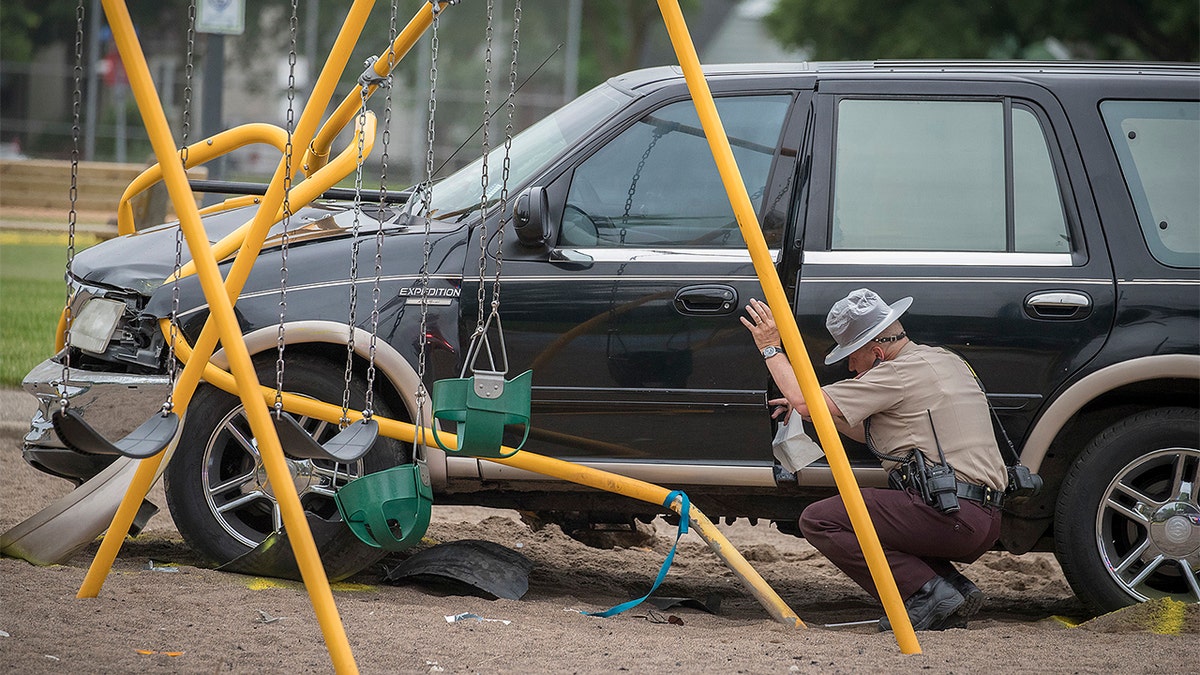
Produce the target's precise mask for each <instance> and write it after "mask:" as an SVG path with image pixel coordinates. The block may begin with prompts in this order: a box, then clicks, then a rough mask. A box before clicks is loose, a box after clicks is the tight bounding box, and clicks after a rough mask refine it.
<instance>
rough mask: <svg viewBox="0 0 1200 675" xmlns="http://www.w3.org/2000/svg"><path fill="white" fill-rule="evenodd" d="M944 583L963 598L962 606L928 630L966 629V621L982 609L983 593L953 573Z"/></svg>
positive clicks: (969, 581) (958, 573)
mask: <svg viewBox="0 0 1200 675" xmlns="http://www.w3.org/2000/svg"><path fill="white" fill-rule="evenodd" d="M946 581H948V582H950V585H951V586H953V587H954V590H956V591H958V593H959V595H962V596H963V604H962V605H961V606H960V607H959V608H958V609H957V610H955V612H954V613H953V614H951V615H950V616H947V617H946V618H945V619H942V620H941V621H939V622H936V623H934V624H933V625H931V626H930V627H929V630H947V629H950V628H966V627H967V619H970V618H971V617H973V616H975V615H976V614H978V613H979V610H980V609H982V608H983V601H984V597H983V591H981V590H979V587H978V586H976V585H975V584H974V583H972V582H971V580H970V579H968V578H966V577H965V576H963V575H962V574H961V573H960V572H958V571H955V572H953V573H951V574H950V575H949V576H947V577H946Z"/></svg>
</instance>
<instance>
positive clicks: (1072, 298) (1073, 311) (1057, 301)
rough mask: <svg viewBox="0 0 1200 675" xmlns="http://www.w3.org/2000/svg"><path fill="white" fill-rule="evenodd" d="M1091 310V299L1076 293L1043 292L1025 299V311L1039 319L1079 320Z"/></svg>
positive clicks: (1083, 294)
mask: <svg viewBox="0 0 1200 675" xmlns="http://www.w3.org/2000/svg"><path fill="white" fill-rule="evenodd" d="M1091 309H1092V299H1091V298H1090V297H1088V296H1087V294H1085V293H1079V292H1076V291H1045V292H1042V293H1034V294H1033V295H1030V296H1029V297H1027V298H1025V310H1026V311H1027V312H1028V313H1029V314H1030V315H1031V316H1034V317H1036V318H1039V319H1079V318H1083V317H1084V316H1086V315H1087V314H1089V313H1090V312H1091Z"/></svg>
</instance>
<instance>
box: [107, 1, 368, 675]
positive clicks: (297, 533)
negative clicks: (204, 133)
mask: <svg viewBox="0 0 1200 675" xmlns="http://www.w3.org/2000/svg"><path fill="white" fill-rule="evenodd" d="M102 2H103V6H104V12H105V14H106V16H107V17H108V20H109V25H110V26H111V28H112V31H113V38H114V40H115V42H116V43H117V49H118V51H119V53H120V54H121V56H122V61H123V62H124V63H125V64H126V69H127V73H128V75H129V81H130V88H131V89H132V91H133V93H134V98H135V100H136V101H137V104H138V109H139V110H140V111H141V112H142V119H143V122H144V123H145V126H146V131H147V135H148V136H149V138H150V142H151V145H152V147H153V148H154V153H155V155H156V156H157V158H158V161H159V163H160V164H161V165H162V166H163V171H164V179H165V182H166V185H167V191H168V193H169V194H170V196H171V201H172V202H173V203H174V204H175V209H176V212H177V213H178V214H179V216H180V226H181V228H182V229H183V232H184V236H185V237H186V239H187V242H188V248H189V250H190V251H191V252H192V258H193V260H195V261H196V264H197V272H198V274H199V276H200V283H201V286H202V288H203V290H204V296H205V299H206V301H207V302H208V303H209V308H210V311H211V313H212V315H213V317H214V318H215V319H216V322H217V327H218V329H219V331H220V337H221V342H222V343H223V344H224V345H225V351H226V354H227V355H228V357H229V362H230V366H231V370H232V371H233V373H234V376H235V378H236V380H237V383H238V389H239V396H240V398H241V399H242V403H243V406H244V407H245V410H246V416H247V419H248V421H249V423H250V426H251V429H252V430H253V432H254V435H255V437H256V438H257V439H258V442H259V451H260V453H261V456H262V459H263V464H264V465H265V468H266V470H267V476H268V478H269V479H270V480H271V482H272V484H273V485H274V486H275V494H276V499H277V500H278V501H279V506H280V510H281V512H282V516H283V521H284V524H285V527H286V528H287V529H288V532H289V533H290V534H291V536H290V537H289V540H290V541H291V543H292V549H293V551H294V553H295V555H296V561H297V565H298V567H299V569H300V574H301V577H302V578H303V579H304V582H305V587H306V588H307V589H308V593H309V598H310V600H311V601H312V604H313V609H314V611H315V612H316V615H317V620H318V623H319V624H320V626H321V631H322V633H323V635H324V637H325V644H326V647H327V648H328V650H329V653H330V657H331V659H332V661H333V665H334V669H335V670H336V671H337V672H339V673H357V672H358V667H357V665H356V664H355V662H354V657H353V655H352V654H351V652H350V643H349V641H348V640H347V639H346V632H345V628H344V627H343V626H342V623H341V618H340V616H339V615H338V611H337V606H336V605H335V603H334V601H333V593H332V591H331V590H330V588H329V580H328V579H327V578H326V576H325V570H324V568H323V567H322V566H321V560H320V557H319V555H318V553H317V548H316V545H315V544H314V543H313V540H312V533H311V531H310V530H309V528H308V522H307V520H306V519H305V516H304V507H303V505H301V503H300V499H299V497H298V496H297V494H296V491H295V488H294V486H293V485H292V483H291V480H290V475H289V472H288V468H287V463H286V460H285V459H284V456H283V450H282V448H280V445H279V439H278V437H277V436H276V435H275V429H274V427H273V426H272V423H271V419H270V414H269V413H268V412H267V406H266V405H265V403H264V402H263V401H262V400H256V399H258V396H257V395H258V388H259V385H258V378H257V376H256V375H255V372H254V364H253V362H252V361H251V360H250V354H249V351H248V350H247V349H246V343H245V342H244V341H243V339H242V334H241V330H240V328H239V325H238V322H237V317H236V315H235V314H234V312H233V304H232V303H231V302H230V300H229V296H228V295H227V294H226V291H225V287H224V284H223V280H222V278H221V273H220V269H219V268H218V266H217V262H216V260H215V259H214V258H213V255H212V249H211V247H210V246H209V244H208V239H207V237H206V236H205V232H204V226H203V224H202V223H201V222H200V216H199V213H198V208H197V206H196V203H195V198H194V196H193V194H192V191H191V188H190V187H189V186H188V183H187V174H186V172H185V170H184V168H183V165H182V164H181V163H179V162H177V161H172V159H173V158H175V157H176V152H177V150H176V148H175V144H174V141H173V139H172V138H171V131H170V127H169V125H168V124H167V120H166V115H165V113H164V112H163V110H162V105H161V103H160V101H159V99H158V94H157V92H156V91H155V88H154V82H153V80H152V78H151V76H150V69H149V67H148V66H147V64H146V60H145V55H144V54H143V52H142V48H141V44H140V43H139V42H138V39H137V34H136V32H135V31H134V28H133V22H132V20H131V18H130V16H129V11H128V8H126V7H125V4H124V2H120V1H118V0H102ZM373 4H374V3H373V2H369V1H364V2H362V3H361V6H360V4H359V3H356V4H355V8H357V9H365V11H364V12H363V14H364V16H363V21H364V22H365V14H366V13H369V11H370V7H371V6H372V5H373ZM354 11H355V9H354V8H352V9H351V14H353V13H354ZM281 169H284V170H290V167H281ZM276 173H277V174H278V173H279V172H278V171H277V172H276ZM277 178H279V176H278V175H277ZM277 182H279V183H282V181H277ZM281 190H282V185H280V187H279V189H277V190H276V192H279V191H281ZM129 496H130V495H129V493H128V492H127V494H126V500H125V501H128V498H129ZM109 534H110V535H111V534H112V532H111V528H110V532H109ZM121 536H124V534H122V535H121ZM106 538H107V535H106Z"/></svg>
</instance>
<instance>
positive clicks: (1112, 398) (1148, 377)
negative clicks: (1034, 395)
mask: <svg viewBox="0 0 1200 675" xmlns="http://www.w3.org/2000/svg"><path fill="white" fill-rule="evenodd" d="M1188 395H1190V398H1182V397H1185V396H1188ZM1197 402H1200V355H1194V354H1159V355H1154V356H1144V357H1141V358H1136V359H1130V360H1128V361H1122V362H1121V363H1117V364H1114V365H1111V366H1107V367H1105V368H1102V369H1100V370H1098V371H1096V372H1094V373H1091V374H1090V375H1087V376H1085V377H1084V378H1082V379H1081V380H1079V381H1078V382H1076V383H1074V384H1072V385H1071V386H1070V387H1068V388H1067V390H1066V391H1064V392H1063V393H1062V394H1060V395H1059V396H1058V398H1056V399H1055V400H1054V402H1053V403H1051V404H1050V405H1049V407H1047V408H1046V411H1045V412H1044V413H1043V414H1042V415H1041V417H1039V418H1038V420H1037V422H1036V423H1035V424H1034V427H1033V430H1032V431H1031V432H1030V434H1029V436H1028V437H1027V439H1026V441H1025V443H1024V446H1023V447H1022V450H1021V462H1022V463H1023V464H1024V465H1025V466H1028V467H1029V468H1030V469H1031V470H1033V471H1041V470H1042V468H1043V462H1044V461H1045V460H1046V459H1047V456H1048V455H1049V454H1051V453H1050V449H1051V448H1052V447H1056V446H1059V445H1060V444H1061V441H1062V440H1063V439H1064V437H1067V436H1071V437H1076V435H1077V434H1079V435H1083V436H1086V438H1085V439H1083V444H1082V445H1080V444H1076V443H1071V445H1079V447H1077V448H1073V451H1072V452H1071V453H1069V454H1070V455H1071V456H1070V457H1065V458H1064V459H1065V460H1067V463H1068V464H1069V462H1070V460H1071V459H1073V457H1074V455H1075V454H1077V453H1078V451H1079V450H1080V449H1082V447H1083V445H1086V443H1087V441H1088V440H1090V439H1091V438H1092V437H1094V436H1095V435H1096V434H1097V433H1099V432H1100V431H1102V430H1103V427H1106V426H1108V425H1110V424H1112V423H1113V422H1114V421H1115V419H1114V416H1113V415H1112V413H1113V412H1114V411H1117V410H1121V409H1128V410H1129V411H1130V412H1132V411H1136V410H1142V409H1146V408H1154V407H1159V406H1162V405H1173V406H1178V405H1184V406H1191V407H1196V405H1197ZM1047 468H1049V467H1047Z"/></svg>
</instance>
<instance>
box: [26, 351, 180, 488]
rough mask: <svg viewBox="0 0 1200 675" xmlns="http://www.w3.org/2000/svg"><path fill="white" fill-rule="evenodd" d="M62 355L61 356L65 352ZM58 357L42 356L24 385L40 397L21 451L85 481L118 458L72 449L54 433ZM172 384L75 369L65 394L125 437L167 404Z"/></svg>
mask: <svg viewBox="0 0 1200 675" xmlns="http://www.w3.org/2000/svg"><path fill="white" fill-rule="evenodd" d="M60 356H61V355H60ZM58 359H59V356H56V357H54V358H51V359H47V360H46V361H43V362H42V363H41V364H39V365H37V366H36V367H34V369H33V370H31V371H29V374H28V375H26V376H25V379H24V380H23V381H22V382H21V386H22V387H24V389H25V391H27V392H29V393H30V394H31V395H32V396H33V397H34V398H36V399H37V400H38V409H37V412H35V413H34V415H33V419H32V420H31V421H30V428H29V433H27V434H26V435H25V438H24V442H23V443H22V451H21V454H22V456H23V457H24V458H25V461H26V462H28V463H29V464H30V465H31V466H33V467H34V468H36V469H38V470H40V471H44V472H46V473H49V474H51V475H54V476H59V477H61V478H66V479H68V480H71V481H73V482H75V483H82V482H84V481H86V480H87V479H89V478H91V477H92V476H94V475H96V474H97V473H99V472H100V471H102V470H103V469H104V467H106V466H108V465H109V464H111V463H112V461H113V459H114V458H113V457H102V456H95V455H84V454H81V453H78V452H75V451H73V450H69V449H67V448H66V447H65V446H64V445H63V443H62V441H61V440H59V438H58V435H57V434H55V433H54V425H53V424H52V422H51V416H52V415H53V414H54V411H55V410H57V409H58V406H59V405H60V397H61V396H62V392H63V390H64V387H63V367H62V363H61V362H60V361H59V360H58ZM169 389H170V383H169V381H168V379H167V377H166V376H165V375H136V374H130V373H108V372H104V371H93V370H80V369H77V368H72V369H70V370H69V372H68V373H67V383H66V387H65V390H66V393H67V397H68V401H69V404H70V406H71V408H72V409H73V410H75V411H77V412H79V413H81V414H82V415H83V417H84V419H85V420H87V422H88V424H90V425H91V426H92V427H93V428H94V429H96V430H97V431H99V432H100V433H101V434H102V435H104V437H106V438H110V439H118V438H123V437H124V436H126V435H127V434H128V433H129V432H131V431H133V430H134V429H136V428H137V427H138V426H139V425H140V424H141V423H142V422H145V421H146V420H147V419H148V418H149V417H150V415H152V414H153V413H154V412H155V411H157V410H159V409H161V408H162V405H163V401H165V400H166V398H167V394H168V392H169Z"/></svg>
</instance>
